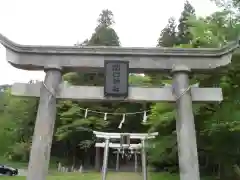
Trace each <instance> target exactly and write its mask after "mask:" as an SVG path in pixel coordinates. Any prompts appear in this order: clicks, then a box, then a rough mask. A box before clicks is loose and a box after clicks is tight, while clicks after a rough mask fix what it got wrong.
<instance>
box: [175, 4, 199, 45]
mask: <svg viewBox="0 0 240 180" xmlns="http://www.w3.org/2000/svg"><path fill="white" fill-rule="evenodd" d="M191 16H195V9H194V7H193V6H192V5H191V4H190V3H189V2H188V1H186V2H185V3H184V9H183V11H182V13H181V17H180V19H179V25H178V43H177V44H178V45H179V44H189V43H190V42H191V40H192V35H191V34H190V32H189V24H188V23H187V22H186V21H187V20H188V19H189V18H190V17H191Z"/></svg>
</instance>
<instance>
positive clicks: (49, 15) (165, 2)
mask: <svg viewBox="0 0 240 180" xmlns="http://www.w3.org/2000/svg"><path fill="white" fill-rule="evenodd" d="M189 2H190V3H191V4H192V5H193V6H194V7H195V9H196V13H197V15H200V16H206V15H209V14H211V13H212V12H214V11H216V10H217V8H216V7H215V5H213V4H212V3H211V2H210V0H189ZM183 4H184V0H82V1H81V0H0V33H1V34H3V35H5V36H6V37H8V38H9V39H10V40H12V41H14V42H17V43H19V44H25V45H73V44H74V43H76V42H77V41H79V42H82V41H83V40H85V39H86V38H89V37H90V36H91V34H92V33H93V31H94V28H95V27H96V20H97V18H98V15H99V13H100V12H101V10H102V9H110V10H111V11H112V12H113V13H114V17H115V22H116V25H115V26H114V29H115V30H116V32H117V33H118V36H119V37H120V41H121V44H122V46H132V47H133V46H137V47H141V46H142V47H143V46H148V47H151V46H156V42H157V39H158V37H159V34H160V32H161V30H162V29H163V28H164V26H165V25H166V23H167V20H168V18H169V17H170V16H174V17H176V18H177V19H178V18H179V16H180V13H181V11H182V9H183ZM43 77H44V73H43V72H33V71H31V72H29V71H23V70H18V69H16V68H14V67H12V66H11V65H10V64H8V63H7V61H6V57H5V49H4V47H3V46H1V45H0V84H11V83H13V82H28V81H29V80H43Z"/></svg>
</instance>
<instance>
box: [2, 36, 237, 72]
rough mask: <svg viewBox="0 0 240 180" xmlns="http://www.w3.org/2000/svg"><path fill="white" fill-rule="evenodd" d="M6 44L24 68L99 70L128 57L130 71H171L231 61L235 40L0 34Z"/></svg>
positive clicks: (13, 59)
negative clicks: (24, 41)
mask: <svg viewBox="0 0 240 180" xmlns="http://www.w3.org/2000/svg"><path fill="white" fill-rule="evenodd" d="M0 42H1V43H2V44H3V45H4V46H5V47H6V50H7V61H8V62H9V63H11V64H12V65H13V66H15V67H17V68H20V69H27V70H43V69H44V67H46V66H48V65H49V64H50V65H51V66H52V67H54V66H56V67H63V68H64V69H65V70H67V71H68V70H69V71H74V70H76V69H77V70H81V71H82V72H83V71H88V72H89V71H91V70H93V71H100V70H101V69H103V67H104V61H106V60H124V61H129V68H130V71H131V72H148V71H158V72H161V71H162V72H165V71H171V70H172V68H173V67H174V66H176V65H186V66H187V67H189V68H190V69H191V71H206V70H210V69H214V68H216V67H220V66H224V65H226V64H228V63H230V62H231V57H232V52H233V51H234V50H235V49H236V48H238V43H235V42H234V43H230V44H229V45H227V46H225V47H223V48H211V49H206V48H196V49H190V48H187V49H183V48H123V47H99V46H96V47H91V46H84V47H75V46H30V45H19V44H16V43H14V42H12V41H10V40H9V39H7V38H6V37H4V36H3V35H1V34H0Z"/></svg>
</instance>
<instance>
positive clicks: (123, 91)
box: [104, 61, 129, 98]
mask: <svg viewBox="0 0 240 180" xmlns="http://www.w3.org/2000/svg"><path fill="white" fill-rule="evenodd" d="M104 68H105V84H104V95H105V96H111V97H124V98H126V97H127V96H128V73H129V62H128V61H105V64H104Z"/></svg>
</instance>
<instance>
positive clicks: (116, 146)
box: [95, 142, 142, 172]
mask: <svg viewBox="0 0 240 180" xmlns="http://www.w3.org/2000/svg"><path fill="white" fill-rule="evenodd" d="M105 146H106V143H105V142H101V143H95V147H96V148H98V147H101V148H105ZM109 148H112V149H116V150H117V151H114V153H116V154H117V158H116V171H119V154H120V149H129V150H131V151H132V150H134V170H135V172H137V168H138V158H137V154H138V152H137V150H140V149H141V148H142V144H141V143H139V144H129V145H128V144H119V143H109Z"/></svg>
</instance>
